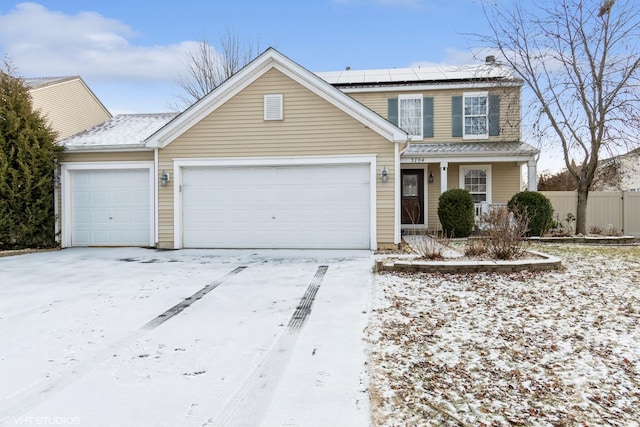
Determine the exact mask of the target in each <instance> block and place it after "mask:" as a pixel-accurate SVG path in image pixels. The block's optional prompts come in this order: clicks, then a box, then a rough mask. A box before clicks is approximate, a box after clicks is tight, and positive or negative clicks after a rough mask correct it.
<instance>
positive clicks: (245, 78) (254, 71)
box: [146, 48, 408, 148]
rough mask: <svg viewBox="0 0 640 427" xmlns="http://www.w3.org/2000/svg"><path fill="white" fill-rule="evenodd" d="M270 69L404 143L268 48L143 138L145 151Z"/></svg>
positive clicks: (396, 132)
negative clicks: (145, 138)
mask: <svg viewBox="0 0 640 427" xmlns="http://www.w3.org/2000/svg"><path fill="white" fill-rule="evenodd" d="M271 69H277V70H278V71H280V72H282V73H283V74H285V75H286V76H288V77H289V78H291V79H292V80H294V81H296V82H297V83H299V84H301V85H302V86H304V87H305V88H307V89H308V90H310V91H311V92H313V93H315V94H316V95H318V96H319V97H321V98H322V99H324V100H325V101H327V102H329V103H330V104H332V105H334V106H335V107H337V108H339V109H340V110H342V111H343V112H344V113H346V114H348V115H349V116H351V117H353V118H354V119H356V120H357V121H359V122H361V123H362V124H363V125H365V126H367V127H368V128H370V129H371V130H373V131H374V132H376V133H378V134H379V135H381V136H382V137H384V138H386V139H387V140H389V141H391V142H407V140H408V134H407V133H406V132H405V131H404V130H402V129H400V128H399V127H397V126H395V125H393V124H392V123H391V122H389V121H387V120H386V119H385V118H383V117H382V116H380V115H379V114H377V113H375V112H374V111H372V110H370V109H369V108H367V107H365V106H364V105H362V104H361V103H359V102H358V101H356V100H355V99H353V98H351V97H350V96H349V95H346V94H344V93H342V92H341V91H340V90H338V89H336V88H334V87H333V86H331V85H330V84H329V83H327V82H326V81H324V80H323V79H321V78H320V77H318V76H317V75H315V74H314V73H312V72H310V71H308V70H307V69H305V68H304V67H302V66H301V65H299V64H297V63H295V62H294V61H292V60H291V59H289V58H287V57H286V56H284V55H283V54H281V53H280V52H278V51H277V50H275V49H274V48H268V49H267V50H266V51H264V52H263V53H262V54H261V55H260V56H258V57H257V58H256V59H254V60H253V61H251V62H250V63H249V64H247V65H246V66H245V67H244V68H242V69H241V70H240V71H238V72H237V73H236V74H234V75H233V76H231V77H230V78H229V79H227V80H226V81H225V82H224V83H222V84H221V85H220V86H218V87H217V88H215V89H214V90H213V91H211V92H210V93H209V94H208V95H206V96H205V97H204V98H202V99H200V100H199V101H198V102H196V103H195V104H193V105H192V106H191V107H189V108H188V109H186V110H185V111H184V112H183V113H181V114H180V115H179V116H178V117H176V118H175V119H174V120H172V121H171V122H169V123H168V124H167V125H166V126H164V127H163V128H161V129H160V130H158V132H156V133H154V134H153V135H151V136H150V137H149V138H147V140H146V143H147V147H150V148H163V147H165V146H167V145H168V144H170V143H171V142H172V141H174V140H175V139H176V138H178V137H179V136H180V135H182V134H183V133H184V132H186V131H187V130H188V129H190V128H191V127H192V126H193V125H195V124H196V123H198V122H199V121H201V120H202V119H204V118H205V117H206V116H208V115H209V114H211V113H212V112H214V111H215V110H216V109H218V108H219V107H220V106H222V105H223V104H224V103H225V102H227V101H228V100H229V99H231V98H232V97H234V96H235V95H236V94H238V93H239V92H240V91H242V90H243V89H244V88H246V87H247V86H249V85H250V84H251V83H253V82H254V81H256V80H257V79H258V78H259V77H260V76H262V75H264V74H265V73H266V72H267V71H269V70H271Z"/></svg>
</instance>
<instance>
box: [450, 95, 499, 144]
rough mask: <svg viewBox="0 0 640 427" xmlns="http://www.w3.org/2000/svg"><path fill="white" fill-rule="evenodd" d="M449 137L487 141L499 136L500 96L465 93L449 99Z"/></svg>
mask: <svg viewBox="0 0 640 427" xmlns="http://www.w3.org/2000/svg"><path fill="white" fill-rule="evenodd" d="M451 125H452V126H451V136H453V137H462V138H463V139H488V138H489V137H490V136H499V135H500V95H498V94H489V93H488V92H465V93H464V94H463V95H462V96H460V95H457V96H452V97H451Z"/></svg>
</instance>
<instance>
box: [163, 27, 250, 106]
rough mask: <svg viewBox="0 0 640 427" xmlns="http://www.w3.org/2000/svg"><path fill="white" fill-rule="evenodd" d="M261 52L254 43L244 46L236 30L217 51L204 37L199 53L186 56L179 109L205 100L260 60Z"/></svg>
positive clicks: (224, 36)
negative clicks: (240, 71)
mask: <svg viewBox="0 0 640 427" xmlns="http://www.w3.org/2000/svg"><path fill="white" fill-rule="evenodd" d="M259 48H260V46H259V45H258V44H255V45H254V43H253V42H250V43H247V44H243V43H242V41H241V40H240V36H239V35H238V32H237V31H235V30H230V29H227V30H226V32H225V33H223V34H222V35H221V36H220V39H219V43H218V46H217V47H216V46H214V45H213V44H211V43H210V42H209V40H208V39H207V38H206V36H203V38H202V40H201V41H200V42H199V44H198V46H197V47H196V49H195V50H193V51H189V52H187V53H186V55H185V62H186V66H187V70H186V72H185V74H181V75H179V76H178V78H177V83H178V86H179V87H180V90H181V92H180V93H179V94H176V95H175V98H176V101H177V102H176V108H177V109H180V110H181V109H184V108H186V107H189V106H190V105H191V104H193V103H195V102H197V101H198V100H200V99H201V98H203V97H204V96H206V95H207V94H208V93H209V92H211V91H212V90H213V89H215V88H216V87H218V86H219V85H221V84H222V83H223V82H224V81H225V80H227V79H228V78H229V77H231V76H232V75H234V74H235V73H236V72H238V71H239V70H240V69H241V68H242V67H244V66H245V65H247V64H248V63H249V62H251V61H252V60H253V59H254V58H255V57H256V56H258V54H259V53H260V51H259Z"/></svg>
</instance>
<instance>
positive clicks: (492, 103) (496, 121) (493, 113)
mask: <svg viewBox="0 0 640 427" xmlns="http://www.w3.org/2000/svg"><path fill="white" fill-rule="evenodd" d="M498 135H500V95H489V136H498Z"/></svg>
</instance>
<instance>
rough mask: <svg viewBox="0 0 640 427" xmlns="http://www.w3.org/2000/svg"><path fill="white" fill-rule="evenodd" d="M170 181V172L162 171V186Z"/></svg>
mask: <svg viewBox="0 0 640 427" xmlns="http://www.w3.org/2000/svg"><path fill="white" fill-rule="evenodd" d="M168 182H169V174H168V173H167V172H165V171H162V173H161V174H160V185H161V186H162V187H166V186H167V183H168Z"/></svg>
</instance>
